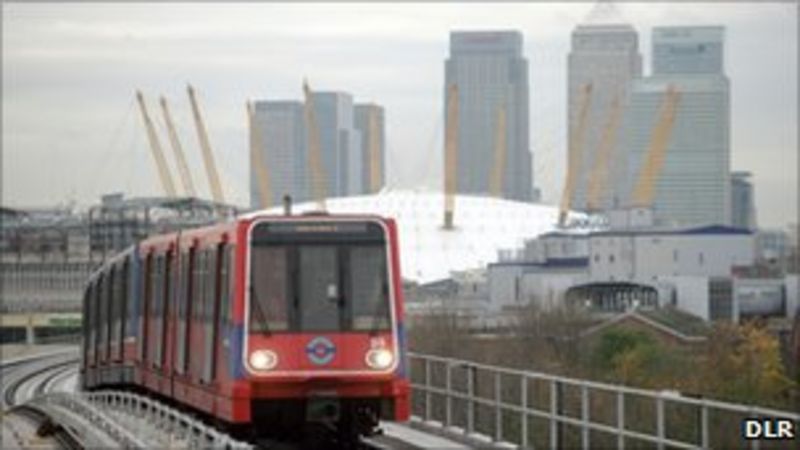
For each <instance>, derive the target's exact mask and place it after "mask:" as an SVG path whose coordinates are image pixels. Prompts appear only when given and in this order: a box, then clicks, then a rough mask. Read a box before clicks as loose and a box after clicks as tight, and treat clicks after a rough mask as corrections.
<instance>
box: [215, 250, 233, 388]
mask: <svg viewBox="0 0 800 450" xmlns="http://www.w3.org/2000/svg"><path fill="white" fill-rule="evenodd" d="M219 255H220V274H219V300H218V307H217V308H216V312H215V313H214V316H215V321H214V322H215V325H214V338H213V341H214V348H215V350H214V360H213V361H212V363H211V373H212V376H213V377H214V379H219V378H218V375H217V374H218V368H219V367H220V366H223V365H224V361H225V360H226V358H225V357H226V355H227V354H228V351H229V348H228V345H229V343H228V321H229V319H228V318H229V317H230V299H231V292H230V289H231V284H230V277H231V270H230V266H231V246H230V245H226V244H220V246H219Z"/></svg>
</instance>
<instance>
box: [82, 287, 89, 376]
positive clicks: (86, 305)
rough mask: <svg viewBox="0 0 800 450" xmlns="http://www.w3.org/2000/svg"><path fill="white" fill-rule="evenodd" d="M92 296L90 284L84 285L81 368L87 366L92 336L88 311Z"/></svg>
mask: <svg viewBox="0 0 800 450" xmlns="http://www.w3.org/2000/svg"><path fill="white" fill-rule="evenodd" d="M91 298H92V285H91V284H89V285H88V286H86V289H85V290H84V291H83V322H82V326H83V348H82V349H81V350H83V364H82V366H83V369H84V370H86V368H87V367H88V366H89V348H91V347H90V345H91V344H90V342H91V336H92V331H91V330H92V328H91V327H92V324H91V315H90V314H89V311H91V308H92V307H91V304H90V299H91Z"/></svg>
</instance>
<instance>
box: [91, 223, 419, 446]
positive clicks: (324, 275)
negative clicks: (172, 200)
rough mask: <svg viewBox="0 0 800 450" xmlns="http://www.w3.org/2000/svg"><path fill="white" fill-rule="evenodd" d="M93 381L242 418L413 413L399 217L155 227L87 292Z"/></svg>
mask: <svg viewBox="0 0 800 450" xmlns="http://www.w3.org/2000/svg"><path fill="white" fill-rule="evenodd" d="M83 305H84V306H83V308H84V340H83V358H82V364H81V379H82V385H83V387H84V389H88V390H91V389H98V388H103V389H105V388H113V389H138V390H141V391H146V392H149V393H150V394H153V395H157V396H160V397H163V398H167V399H169V400H171V401H174V402H176V403H178V404H181V405H185V406H187V407H189V408H192V409H194V410H197V411H200V412H202V413H203V414H205V415H206V416H207V417H209V418H210V419H213V420H215V421H218V422H221V423H224V424H226V425H229V426H231V428H233V429H235V430H245V431H249V432H254V433H261V432H263V431H267V432H268V433H274V434H281V433H284V432H286V431H290V432H291V431H295V432H296V431H299V430H302V429H303V427H304V425H306V424H309V423H327V424H329V425H332V426H334V427H335V428H336V429H337V430H338V431H339V432H340V433H345V434H347V435H348V436H351V437H352V436H358V435H363V434H368V433H369V432H370V431H371V430H373V429H374V427H375V426H376V425H377V423H378V421H379V420H395V421H405V420H407V419H408V416H409V381H408V376H407V368H408V366H407V362H406V358H407V357H406V338H405V334H404V327H403V293H402V289H401V278H400V261H399V253H398V240H397V228H396V225H395V223H394V221H393V220H391V219H386V218H381V217H374V216H344V215H326V214H317V215H302V216H291V215H290V216H270V215H264V214H257V213H255V214H252V215H249V216H242V217H240V218H238V219H236V220H234V221H231V222H229V223H224V224H220V225H215V226H210V227H206V228H198V229H191V230H185V231H181V232H175V233H171V234H165V235H160V236H155V237H151V238H148V239H146V240H144V241H142V242H140V243H139V244H138V245H136V246H133V247H131V248H129V249H128V250H127V251H125V252H123V253H121V254H119V255H117V256H116V257H115V258H113V259H111V260H110V261H108V262H107V263H105V264H104V265H103V266H102V267H101V268H100V269H98V270H97V271H96V272H95V273H94V274H93V275H92V276H91V278H90V280H89V282H88V284H87V287H86V291H85V294H84V302H83Z"/></svg>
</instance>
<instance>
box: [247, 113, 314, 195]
mask: <svg viewBox="0 0 800 450" xmlns="http://www.w3.org/2000/svg"><path fill="white" fill-rule="evenodd" d="M254 109H255V111H254V113H255V117H254V126H255V131H256V132H257V133H258V139H257V141H256V142H258V143H259V144H260V145H259V147H260V148H259V149H258V151H259V152H260V156H261V160H262V161H263V163H264V167H265V169H266V170H267V172H268V174H269V188H270V193H271V197H272V198H271V199H270V201H269V202H267V203H268V204H270V205H280V204H281V201H282V199H283V196H284V195H290V196H291V197H292V199H293V201H296V202H301V201H306V200H309V196H310V188H309V186H310V182H309V175H308V174H309V171H308V156H307V155H308V152H307V148H306V139H307V138H306V127H305V116H304V109H303V103H302V102H299V101H257V102H255V104H254ZM252 132H253V130H251V133H252ZM257 174H258V171H257V170H256V168H255V167H250V206H251V207H252V208H257V207H258V206H259V205H261V204H262V203H261V201H260V200H261V199H260V193H259V189H258V182H257V178H256V177H257V176H258V175H257Z"/></svg>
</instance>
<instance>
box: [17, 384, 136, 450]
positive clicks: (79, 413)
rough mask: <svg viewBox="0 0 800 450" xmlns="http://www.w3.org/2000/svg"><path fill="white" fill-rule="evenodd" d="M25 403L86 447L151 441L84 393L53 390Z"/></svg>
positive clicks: (122, 445) (123, 446)
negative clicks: (136, 433)
mask: <svg viewBox="0 0 800 450" xmlns="http://www.w3.org/2000/svg"><path fill="white" fill-rule="evenodd" d="M24 406H25V407H29V408H35V409H38V410H40V411H42V412H43V413H45V414H46V415H48V416H49V417H51V418H52V419H53V421H54V422H56V423H58V424H60V425H61V426H62V427H64V428H65V429H66V430H67V431H68V432H69V433H70V434H71V435H72V436H73V437H74V438H75V439H76V440H77V441H78V442H80V443H81V444H82V445H83V446H84V447H85V448H107V447H109V446H111V445H113V446H118V447H120V448H133V449H146V448H150V446H148V445H147V442H145V441H143V440H141V439H139V438H138V437H137V436H136V435H134V434H133V433H132V432H131V431H130V430H128V429H126V428H125V427H124V426H123V425H121V424H119V423H118V422H117V421H115V420H114V419H113V418H112V417H110V416H109V415H108V414H106V413H105V412H103V411H101V410H100V409H98V408H96V407H95V406H93V405H92V404H90V403H89V402H88V401H87V400H86V399H85V398H84V396H83V395H80V394H67V393H61V392H59V393H51V394H47V395H43V396H40V397H36V398H34V399H32V400H30V401H28V402H27V403H26V404H25V405H24Z"/></svg>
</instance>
